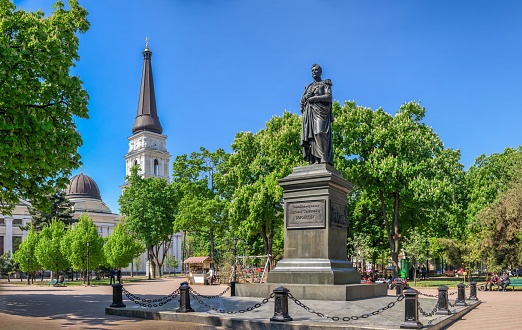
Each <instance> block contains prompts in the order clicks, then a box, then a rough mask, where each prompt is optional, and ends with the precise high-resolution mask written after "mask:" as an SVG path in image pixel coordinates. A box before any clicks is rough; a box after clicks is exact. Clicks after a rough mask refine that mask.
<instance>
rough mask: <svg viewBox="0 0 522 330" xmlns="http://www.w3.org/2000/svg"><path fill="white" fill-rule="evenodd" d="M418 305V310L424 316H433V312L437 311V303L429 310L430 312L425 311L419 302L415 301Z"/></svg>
mask: <svg viewBox="0 0 522 330" xmlns="http://www.w3.org/2000/svg"><path fill="white" fill-rule="evenodd" d="M417 304H418V306H419V312H420V313H421V314H422V315H424V316H425V317H430V316H433V315H435V312H436V311H437V305H435V307H434V308H433V310H432V311H431V312H430V313H426V312H425V311H424V310H423V309H422V307H421V304H420V301H419V302H417Z"/></svg>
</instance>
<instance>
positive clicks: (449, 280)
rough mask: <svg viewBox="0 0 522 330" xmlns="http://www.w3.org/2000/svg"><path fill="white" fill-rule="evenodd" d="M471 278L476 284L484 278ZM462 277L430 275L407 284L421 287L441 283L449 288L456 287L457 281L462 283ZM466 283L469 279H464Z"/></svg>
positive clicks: (434, 286) (435, 285) (483, 280)
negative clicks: (425, 278) (430, 276)
mask: <svg viewBox="0 0 522 330" xmlns="http://www.w3.org/2000/svg"><path fill="white" fill-rule="evenodd" d="M473 280H474V281H475V282H476V283H477V284H478V283H482V282H485V281H486V279H485V278H484V277H474V278H473ZM463 281H464V279H463V278H462V277H432V278H429V279H427V280H422V281H420V280H417V283H414V282H413V281H408V284H409V285H410V286H413V287H423V288H437V287H439V286H441V285H443V284H444V285H446V286H447V287H450V288H456V287H457V285H459V283H462V282H463ZM464 283H465V284H466V285H468V284H469V280H468V279H466V281H465V282H464Z"/></svg>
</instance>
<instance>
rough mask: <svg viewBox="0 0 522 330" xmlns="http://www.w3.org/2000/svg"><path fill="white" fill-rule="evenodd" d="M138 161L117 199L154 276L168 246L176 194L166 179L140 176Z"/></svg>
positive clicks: (126, 222) (172, 224)
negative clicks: (142, 248) (143, 247)
mask: <svg viewBox="0 0 522 330" xmlns="http://www.w3.org/2000/svg"><path fill="white" fill-rule="evenodd" d="M138 170H139V165H136V166H133V167H132V168H131V175H130V176H128V177H127V179H128V186H126V187H125V190H124V191H123V194H122V195H121V196H120V198H119V200H118V203H119V205H120V212H121V214H122V215H123V216H124V217H125V218H124V221H125V224H126V226H127V229H128V230H129V232H131V233H132V235H134V237H135V238H137V239H138V240H139V241H140V242H142V243H143V244H144V245H145V246H146V247H147V251H148V254H149V260H150V261H151V262H152V263H153V266H154V267H153V271H154V276H155V274H156V271H159V269H160V267H161V265H162V264H163V259H164V258H165V254H164V253H161V251H166V250H168V248H169V247H170V243H171V237H172V234H173V232H174V219H175V215H176V205H177V203H176V196H175V194H174V191H173V189H172V187H171V186H170V185H169V183H168V182H167V181H166V180H165V179H162V178H154V177H151V178H142V177H141V176H140V175H139V174H138Z"/></svg>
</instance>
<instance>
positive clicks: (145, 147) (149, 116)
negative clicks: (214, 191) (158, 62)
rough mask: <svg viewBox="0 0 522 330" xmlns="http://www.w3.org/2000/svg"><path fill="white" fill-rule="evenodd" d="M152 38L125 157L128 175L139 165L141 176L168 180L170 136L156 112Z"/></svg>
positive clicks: (147, 51)
mask: <svg viewBox="0 0 522 330" xmlns="http://www.w3.org/2000/svg"><path fill="white" fill-rule="evenodd" d="M148 40H149V39H148V38H146V39H145V42H146V44H145V50H144V51H143V72H142V76H141V86H140V97H139V102H138V113H137V115H136V120H135V121H134V125H133V127H132V135H131V136H130V137H129V138H128V139H129V151H128V152H127V154H126V155H125V163H126V170H125V175H126V176H127V175H130V169H131V167H133V166H134V165H140V172H139V173H140V174H141V175H142V176H143V177H145V178H148V177H159V178H163V179H165V180H167V181H169V180H170V179H169V160H170V154H169V152H168V151H167V147H166V146H167V145H166V141H167V136H166V135H163V134H162V133H163V128H162V127H161V123H160V120H159V117H158V111H157V109H156V96H155V94H154V79H153V77H152V63H151V57H152V52H151V51H150V49H149V41H148Z"/></svg>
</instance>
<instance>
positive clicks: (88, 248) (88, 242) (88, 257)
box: [87, 241, 91, 286]
mask: <svg viewBox="0 0 522 330" xmlns="http://www.w3.org/2000/svg"><path fill="white" fill-rule="evenodd" d="M90 246H91V242H90V241H87V285H88V286H90V285H91V274H90V272H89V259H90Z"/></svg>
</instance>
